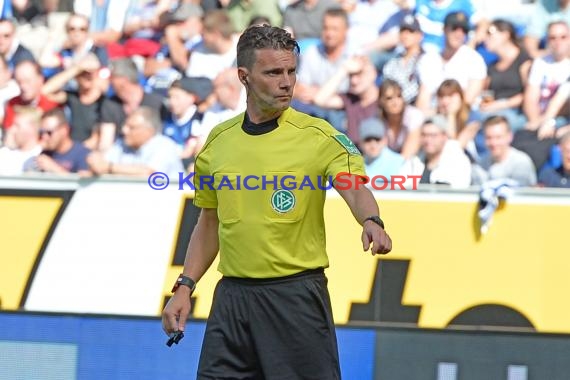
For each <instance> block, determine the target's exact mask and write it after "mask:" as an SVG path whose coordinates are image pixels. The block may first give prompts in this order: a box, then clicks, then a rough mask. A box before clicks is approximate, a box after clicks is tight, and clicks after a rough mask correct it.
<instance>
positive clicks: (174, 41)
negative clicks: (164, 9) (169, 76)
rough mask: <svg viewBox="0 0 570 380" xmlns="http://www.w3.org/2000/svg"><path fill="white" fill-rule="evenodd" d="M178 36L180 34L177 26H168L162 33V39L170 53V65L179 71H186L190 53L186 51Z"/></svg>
mask: <svg viewBox="0 0 570 380" xmlns="http://www.w3.org/2000/svg"><path fill="white" fill-rule="evenodd" d="M180 36H181V32H180V27H179V26H178V25H169V26H167V27H166V29H165V31H164V38H165V41H166V44H167V45H168V49H169V51H170V60H171V62H172V65H173V66H175V67H178V68H180V69H186V66H188V60H189V59H190V53H189V52H188V49H186V46H185V45H184V41H183V40H182V38H181V37H180Z"/></svg>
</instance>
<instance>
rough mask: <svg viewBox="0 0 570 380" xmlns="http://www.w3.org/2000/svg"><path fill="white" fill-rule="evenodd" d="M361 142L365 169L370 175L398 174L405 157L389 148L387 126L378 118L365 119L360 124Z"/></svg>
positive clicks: (360, 146)
mask: <svg viewBox="0 0 570 380" xmlns="http://www.w3.org/2000/svg"><path fill="white" fill-rule="evenodd" d="M359 133H360V136H359V143H358V147H359V148H360V150H361V152H362V155H363V156H364V163H365V170H366V174H367V175H368V176H369V177H373V176H376V175H383V176H387V177H389V176H392V175H394V174H398V173H399V172H400V170H401V168H402V165H403V164H404V157H402V156H401V155H400V154H399V153H396V152H394V151H393V150H392V149H390V148H388V146H387V143H386V126H385V125H384V123H382V122H381V121H380V120H378V119H377V118H368V119H364V120H363V121H362V123H360V126H359Z"/></svg>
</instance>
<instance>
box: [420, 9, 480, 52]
mask: <svg viewBox="0 0 570 380" xmlns="http://www.w3.org/2000/svg"><path fill="white" fill-rule="evenodd" d="M473 3H474V2H473V1H472V0H416V5H415V12H414V13H415V15H416V17H417V18H418V21H419V23H420V26H421V29H422V30H423V32H424V39H423V42H422V47H423V48H424V50H425V51H426V52H435V53H441V52H442V51H443V50H444V49H445V33H444V29H445V26H446V25H447V24H446V23H445V18H446V17H447V16H448V15H449V14H450V13H457V12H460V13H462V14H463V15H464V16H465V23H466V24H467V27H466V28H465V29H466V30H467V31H469V30H471V26H475V25H477V33H476V34H477V36H479V35H481V36H482V35H484V32H485V30H484V28H485V26H486V22H485V20H484V19H483V15H482V14H481V13H480V12H478V10H477V9H476V7H475V5H474V4H473ZM467 37H468V36H467V35H465V37H464V38H465V39H467Z"/></svg>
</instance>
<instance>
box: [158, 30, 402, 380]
mask: <svg viewBox="0 0 570 380" xmlns="http://www.w3.org/2000/svg"><path fill="white" fill-rule="evenodd" d="M298 54H299V46H298V45H297V42H296V41H295V40H294V39H292V38H291V35H290V34H289V33H287V32H286V31H284V30H283V29H280V28H275V27H270V26H255V27H251V28H249V29H247V30H246V31H245V32H244V33H243V34H242V36H241V37H240V40H239V42H238V46H237V64H238V76H239V79H240V81H241V82H242V83H243V85H244V86H245V88H246V90H247V110H246V112H245V113H242V114H240V115H238V116H236V117H234V118H233V119H230V120H228V121H226V122H224V123H222V124H220V125H218V126H217V127H215V128H214V129H213V130H212V132H211V133H210V135H209V137H208V139H207V141H206V143H205V145H204V148H203V149H202V151H201V153H200V154H199V155H198V157H197V158H196V175H195V177H194V186H195V187H196V196H195V199H194V204H195V205H196V206H198V207H201V208H202V212H201V214H200V217H199V220H198V223H197V225H196V228H195V229H194V233H193V234H192V237H191V239H190V244H189V247H188V253H187V256H186V260H185V263H184V270H183V273H182V274H181V275H180V277H179V278H178V280H177V282H176V284H175V286H174V289H173V291H174V295H173V297H172V298H171V299H170V301H169V302H168V304H167V306H166V307H165V309H164V312H163V316H162V323H163V328H164V331H165V332H166V333H167V334H169V335H170V334H173V333H174V332H176V331H183V330H184V326H185V321H186V318H187V317H188V314H189V312H190V296H191V294H192V291H193V290H194V287H195V284H196V282H197V281H199V280H200V278H201V277H202V276H203V275H204V273H205V272H206V270H207V269H208V268H209V267H210V265H211V264H212V262H213V261H214V258H215V257H216V255H217V254H218V251H219V252H220V265H219V267H218V270H219V271H220V272H221V273H222V274H223V278H222V279H221V280H220V282H219V284H218V286H217V288H216V292H215V295H214V301H213V304H212V310H211V313H210V317H209V319H208V324H207V327H206V332H205V336H204V342H203V346H202V353H201V356H200V363H199V368H198V379H201V380H203V379H212V380H213V379H314V380H329V379H331V380H332V379H340V368H339V361H338V350H337V342H336V335H335V328H334V323H333V318H332V312H331V305H330V300H329V295H328V290H327V279H326V277H325V275H324V268H326V267H328V258H327V254H326V249H325V226H324V217H323V207H324V202H325V195H326V192H325V190H323V189H324V188H325V185H326V181H327V179H329V178H330V179H331V182H333V183H334V186H335V187H336V189H337V191H338V192H339V193H340V194H341V196H342V197H343V198H344V200H345V201H346V203H347V204H348V206H349V207H350V209H351V211H352V213H353V215H354V217H355V218H356V220H357V221H358V222H359V223H360V224H362V225H363V232H362V244H363V248H364V250H365V251H367V250H369V249H370V247H372V253H373V254H385V253H388V252H389V251H390V250H391V249H392V242H391V240H390V237H389V236H388V234H387V233H386V232H385V231H384V228H383V222H382V220H381V219H380V217H379V211H378V205H377V203H376V200H375V199H374V197H373V196H372V194H371V193H370V191H369V190H368V189H366V187H364V186H358V184H359V183H358V181H359V179H360V178H361V177H360V176H364V175H365V173H364V169H363V168H364V163H363V159H362V156H361V155H360V153H359V152H358V149H356V148H355V146H354V145H353V144H352V143H351V142H350V140H349V139H348V138H347V137H346V136H345V135H343V134H340V133H339V132H338V131H336V130H335V129H334V128H333V127H332V126H330V125H329V124H328V123H327V122H325V121H323V120H321V119H317V118H314V117H311V116H308V115H306V114H303V113H300V112H297V111H295V110H294V109H292V108H290V106H289V105H290V102H291V97H292V95H293V89H294V86H295V81H296V69H297V58H298ZM343 173H347V174H343ZM341 174H342V175H343V177H342V182H343V183H344V184H345V186H342V187H341V186H339V183H340V177H338V176H339V175H341ZM347 178H350V179H351V182H350V181H347ZM347 183H349V184H350V183H352V184H354V186H346V184H347Z"/></svg>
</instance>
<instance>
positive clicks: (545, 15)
mask: <svg viewBox="0 0 570 380" xmlns="http://www.w3.org/2000/svg"><path fill="white" fill-rule="evenodd" d="M555 21H561V22H564V23H566V24H570V1H569V0H536V2H535V4H534V9H533V11H532V13H531V17H530V20H529V22H528V25H527V26H526V30H525V37H524V46H525V48H526V50H527V52H528V53H529V54H530V56H531V57H533V58H538V57H540V56H542V55H544V54H547V51H544V50H543V49H541V45H543V40H544V38H545V37H547V34H548V25H549V24H550V23H552V22H555Z"/></svg>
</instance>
